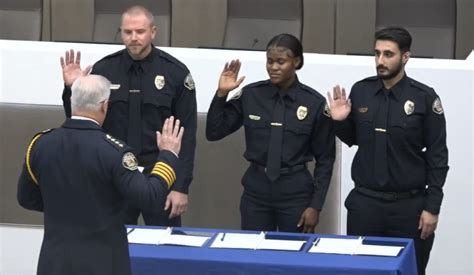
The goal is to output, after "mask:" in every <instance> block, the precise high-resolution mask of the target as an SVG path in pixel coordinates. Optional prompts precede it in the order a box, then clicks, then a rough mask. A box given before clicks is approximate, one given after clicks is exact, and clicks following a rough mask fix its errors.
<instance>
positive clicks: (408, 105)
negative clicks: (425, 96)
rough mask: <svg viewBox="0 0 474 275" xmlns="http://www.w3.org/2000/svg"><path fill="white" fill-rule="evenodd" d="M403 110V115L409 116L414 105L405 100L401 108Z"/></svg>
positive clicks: (413, 109)
mask: <svg viewBox="0 0 474 275" xmlns="http://www.w3.org/2000/svg"><path fill="white" fill-rule="evenodd" d="M403 109H404V110H405V114H407V116H409V115H411V114H413V112H414V111H415V103H413V101H411V100H407V101H406V102H405V105H404V106H403Z"/></svg>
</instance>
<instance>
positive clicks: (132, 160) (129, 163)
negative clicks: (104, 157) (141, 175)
mask: <svg viewBox="0 0 474 275" xmlns="http://www.w3.org/2000/svg"><path fill="white" fill-rule="evenodd" d="M122 165H123V167H125V168H127V169H128V170H130V171H135V170H137V169H138V161H137V158H136V157H135V155H134V154H133V153H132V152H127V153H125V154H124V155H123V157H122Z"/></svg>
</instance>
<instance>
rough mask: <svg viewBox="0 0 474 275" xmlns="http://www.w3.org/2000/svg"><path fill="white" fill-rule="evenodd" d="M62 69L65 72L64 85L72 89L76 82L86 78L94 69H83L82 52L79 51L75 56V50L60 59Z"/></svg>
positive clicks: (89, 67) (90, 67) (88, 67)
mask: <svg viewBox="0 0 474 275" xmlns="http://www.w3.org/2000/svg"><path fill="white" fill-rule="evenodd" d="M60 62H61V68H62V70H63V80H64V84H65V85H66V86H68V87H71V85H72V83H74V80H76V79H77V78H78V77H80V76H86V75H88V74H89V72H90V71H91V69H92V66H90V65H89V66H87V67H86V68H85V69H84V70H82V69H81V52H80V51H77V53H76V56H74V50H73V49H70V50H69V51H66V53H65V54H64V57H62V56H61V58H60Z"/></svg>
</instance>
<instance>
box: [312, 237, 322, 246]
mask: <svg viewBox="0 0 474 275" xmlns="http://www.w3.org/2000/svg"><path fill="white" fill-rule="evenodd" d="M319 240H321V238H316V240H314V242H313V246H317V245H318V243H319Z"/></svg>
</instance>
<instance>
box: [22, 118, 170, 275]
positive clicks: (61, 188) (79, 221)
mask: <svg viewBox="0 0 474 275" xmlns="http://www.w3.org/2000/svg"><path fill="white" fill-rule="evenodd" d="M130 150H131V148H130V147H129V146H127V145H126V144H124V143H123V142H122V141H120V140H117V139H115V138H113V137H112V136H110V135H108V134H106V133H104V131H103V130H102V128H100V126H99V125H98V124H96V123H94V122H92V121H87V120H76V119H67V120H66V122H65V123H64V124H63V125H62V127H60V128H58V129H55V130H50V131H46V132H44V133H39V134H37V135H36V136H35V137H34V138H33V140H32V141H31V143H30V145H29V147H28V150H27V153H26V158H25V164H24V165H23V170H22V172H21V175H20V179H19V181H18V193H17V198H18V202H19V203H20V205H21V206H23V207H24V208H27V209H30V210H36V211H41V212H44V239H43V244H42V247H41V254H40V258H39V263H38V274H48V275H51V274H57V275H60V274H61V275H63V274H97V275H99V274H100V275H105V274H110V275H116V274H130V273H131V272H130V260H129V255H128V241H127V236H126V231H125V227H124V225H123V212H122V211H123V209H124V205H125V203H124V201H125V200H126V201H127V202H128V203H129V204H131V205H133V206H135V207H140V208H143V209H149V210H151V211H153V210H156V211H161V210H162V209H163V207H164V203H165V200H166V196H167V192H168V188H169V187H170V186H171V185H172V184H173V182H174V180H175V179H176V176H175V175H176V174H177V166H178V159H177V157H176V156H175V155H174V154H173V153H172V152H169V151H162V152H161V153H160V155H159V157H158V158H157V160H155V162H156V164H155V168H154V169H153V171H152V173H151V174H150V175H148V176H145V175H143V174H142V173H140V172H139V171H138V170H137V161H136V158H135V157H134V156H133V154H132V153H131V152H130ZM173 175H174V176H173Z"/></svg>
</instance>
